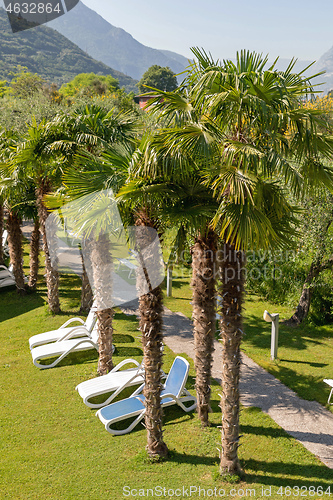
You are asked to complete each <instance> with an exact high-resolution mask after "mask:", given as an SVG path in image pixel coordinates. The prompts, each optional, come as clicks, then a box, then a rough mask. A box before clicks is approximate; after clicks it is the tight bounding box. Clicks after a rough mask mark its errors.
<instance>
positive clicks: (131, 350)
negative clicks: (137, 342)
mask: <svg viewBox="0 0 333 500" xmlns="http://www.w3.org/2000/svg"><path fill="white" fill-rule="evenodd" d="M115 346H116V351H115V354H116V355H117V356H120V357H124V358H133V357H135V356H143V351H142V349H141V348H140V347H127V346H125V347H124V346H117V344H116V342H115Z"/></svg>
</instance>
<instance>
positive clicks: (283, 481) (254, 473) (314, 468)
mask: <svg viewBox="0 0 333 500" xmlns="http://www.w3.org/2000/svg"><path fill="white" fill-rule="evenodd" d="M242 467H243V470H244V471H245V478H244V479H245V480H246V481H247V482H249V483H258V482H260V483H263V484H264V485H267V486H276V487H280V486H282V487H284V488H285V487H287V486H289V487H290V488H293V487H299V490H300V492H301V486H305V487H307V488H309V487H310V486H314V487H315V489H317V488H318V487H323V490H324V492H325V489H326V488H327V487H328V484H327V483H326V486H325V485H323V481H332V470H331V469H329V468H328V467H325V466H324V465H311V464H304V465H299V464H294V463H293V462H283V461H281V462H268V461H260V460H254V459H252V458H251V459H249V460H242ZM281 476H287V477H281ZM314 477H315V478H316V479H308V478H314ZM331 494H332V492H331ZM267 496H269V495H267ZM300 496H301V495H300ZM281 498H284V495H281ZM315 498H317V495H315ZM320 498H321V497H320Z"/></svg>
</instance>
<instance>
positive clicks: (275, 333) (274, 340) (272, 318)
mask: <svg viewBox="0 0 333 500" xmlns="http://www.w3.org/2000/svg"><path fill="white" fill-rule="evenodd" d="M264 320H265V321H267V322H268V323H272V336H271V359H275V358H277V350H278V337H279V314H278V313H275V314H270V313H269V312H268V311H265V312H264Z"/></svg>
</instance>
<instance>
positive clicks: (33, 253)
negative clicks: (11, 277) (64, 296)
mask: <svg viewBox="0 0 333 500" xmlns="http://www.w3.org/2000/svg"><path fill="white" fill-rule="evenodd" d="M39 242H40V231H39V219H38V217H36V219H35V221H34V228H33V230H32V233H31V240H30V275H29V283H28V285H29V287H30V288H31V289H32V290H34V289H35V288H36V285H37V279H38V270H39Z"/></svg>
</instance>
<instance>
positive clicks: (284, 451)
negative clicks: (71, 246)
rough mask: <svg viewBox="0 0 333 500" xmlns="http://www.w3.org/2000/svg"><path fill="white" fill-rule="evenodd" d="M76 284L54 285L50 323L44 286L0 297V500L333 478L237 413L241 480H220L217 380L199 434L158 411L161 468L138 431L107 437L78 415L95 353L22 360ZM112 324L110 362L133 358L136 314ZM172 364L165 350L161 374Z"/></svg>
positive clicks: (188, 421) (266, 423)
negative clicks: (52, 364)
mask: <svg viewBox="0 0 333 500" xmlns="http://www.w3.org/2000/svg"><path fill="white" fill-rule="evenodd" d="M79 285H80V283H79V280H78V279H77V278H75V277H73V276H70V275H67V276H65V277H63V278H62V283H61V306H62V309H63V311H65V312H63V313H62V314H61V315H59V316H52V315H50V314H49V313H48V310H47V307H46V305H45V292H46V290H45V286H43V285H41V286H40V287H39V290H38V293H36V294H32V295H28V296H26V297H23V298H21V297H19V296H18V295H17V294H16V292H15V291H14V290H8V291H3V292H1V294H0V303H1V305H2V307H1V308H0V338H1V342H0V377H1V385H0V401H1V409H0V412H1V418H0V421H1V442H0V453H1V454H0V498H1V499H13V498H15V500H16V499H24V500H27V499H37V500H39V499H52V500H71V499H73V500H74V499H75V500H77V499H83V500H86V499H89V500H99V499H100V498H105V499H108V500H116V499H117V500H118V499H120V498H126V496H127V497H128V498H134V497H135V493H136V497H139V496H141V497H142V496H143V493H144V494H145V496H150V498H152V492H149V491H148V494H147V489H148V490H149V489H152V488H157V489H156V490H154V492H156V493H157V494H158V493H159V492H162V494H161V495H159V496H161V497H162V498H166V499H170V498H174V497H175V496H176V495H178V497H179V496H180V495H179V492H180V493H183V491H182V488H183V487H184V488H185V494H184V495H182V496H181V497H182V498H183V497H184V498H185V497H186V492H187V494H188V495H189V492H190V491H191V498H202V496H203V494H201V495H200V496H199V493H198V492H197V493H195V490H194V488H197V489H198V488H199V487H201V488H202V489H205V491H207V492H208V493H207V496H208V495H209V494H210V493H209V492H212V491H214V489H215V488H216V489H217V490H216V491H220V494H221V493H223V491H222V490H224V492H225V495H224V496H225V497H226V498H243V497H244V496H245V494H246V491H247V494H246V496H250V495H251V496H254V495H253V491H254V492H255V496H256V497H257V498H262V495H261V493H262V489H264V490H265V492H266V497H267V496H269V497H270V498H271V499H281V498H285V496H288V495H284V494H283V495H281V494H278V491H280V493H281V492H282V493H283V492H284V491H285V490H284V488H287V487H291V488H296V487H297V486H298V487H301V486H303V487H304V488H309V487H310V486H312V487H314V488H319V487H323V488H324V491H325V490H326V489H327V488H328V487H329V485H330V484H331V483H332V471H331V470H330V469H328V468H327V467H326V466H324V465H323V464H322V463H321V462H320V461H319V460H318V459H316V457H314V456H313V455H312V454H311V453H309V452H308V451H307V450H306V449H305V448H304V447H303V446H302V445H300V444H299V443H297V442H296V441H295V440H294V439H293V438H292V437H290V436H289V435H288V434H287V433H285V432H284V431H283V430H282V429H281V428H280V427H279V426H278V425H277V424H275V422H273V421H272V420H271V419H270V418H269V417H268V416H267V415H265V414H263V413H262V412H261V411H260V410H258V409H256V408H248V409H243V410H242V412H241V432H242V435H243V437H242V446H241V447H240V450H239V456H240V460H241V464H242V467H243V469H244V471H245V473H246V475H245V477H244V478H243V480H241V481H240V482H238V483H236V484H233V483H232V481H231V482H223V481H221V479H220V478H219V477H218V451H217V448H218V446H219V441H220V430H219V427H218V426H219V425H220V420H221V414H220V410H219V407H218V402H219V392H220V387H219V385H218V384H217V383H213V385H212V410H213V412H212V414H211V422H212V426H211V427H210V428H208V429H206V430H202V429H200V425H199V422H198V419H197V416H196V414H195V413H190V414H185V413H184V412H182V411H181V410H180V409H179V408H177V407H170V408H167V409H166V410H165V418H164V439H165V441H166V443H167V445H168V447H169V450H170V456H169V457H168V459H167V460H166V461H164V462H161V463H150V462H149V461H148V460H147V458H146V453H145V444H146V432H145V429H144V428H143V426H142V425H139V426H138V427H137V428H136V429H135V430H134V431H133V432H131V433H130V434H128V435H124V436H111V435H110V434H109V433H107V432H106V431H105V429H104V427H103V425H102V424H101V423H100V422H99V420H98V418H97V417H96V416H95V411H94V410H91V409H89V408H87V407H86V406H85V405H84V404H83V403H82V400H81V398H80V397H79V395H78V394H77V392H76V391H75V386H76V385H77V384H78V383H80V382H81V381H83V380H86V379H88V378H91V377H93V376H95V374H96V368H97V354H96V353H94V352H90V353H89V352H87V353H85V354H84V353H81V354H77V355H71V356H69V357H68V358H65V359H64V360H63V361H62V362H61V364H59V365H58V367H56V368H53V369H50V370H38V369H37V368H36V367H35V366H34V365H33V364H32V362H31V355H30V352H29V347H28V339H29V337H30V336H31V335H33V334H35V333H39V332H42V331H45V330H50V329H52V328H56V327H58V326H59V325H61V324H62V323H63V322H64V321H65V320H66V319H67V318H68V316H73V315H77V309H78V306H79V297H80V290H79ZM187 288H188V286H187ZM174 292H175V296H176V295H177V294H179V295H180V296H179V298H178V299H177V298H173V299H167V303H168V306H169V307H170V308H171V306H172V304H175V303H176V304H180V306H176V305H175V307H177V308H178V310H181V311H183V312H184V313H185V314H186V311H187V304H186V307H185V308H183V307H182V306H183V305H184V306H185V303H187V301H188V300H187V298H185V296H184V293H185V285H184V286H183V285H181V286H178V285H177V282H176V283H175V287H174ZM186 293H187V292H186ZM177 301H178V302H177ZM114 324H115V335H114V343H115V345H116V346H117V350H116V353H115V356H114V362H115V363H118V362H119V361H121V360H122V359H124V358H128V357H135V358H136V359H138V360H141V357H142V349H141V345H140V338H139V332H138V330H137V327H138V324H137V320H136V318H135V316H126V315H124V314H123V313H121V312H120V311H119V310H118V311H117V312H116V315H115V322H114ZM253 328H255V325H253ZM254 337H255V336H254ZM253 342H254V341H253ZM259 352H260V350H259ZM173 357H174V354H173V353H172V352H171V351H170V350H169V349H168V348H167V347H166V348H165V358H164V362H165V367H164V368H165V370H166V371H168V369H169V368H170V366H171V363H172V360H173ZM189 361H190V362H191V371H190V377H189V380H188V384H187V387H188V389H189V390H190V391H191V392H192V393H194V392H193V390H194V369H193V363H192V361H191V360H189ZM125 487H127V488H125ZM158 487H160V488H162V489H161V490H160V489H158ZM191 487H192V490H190V488H191ZM124 488H125V489H124ZM163 488H166V490H163ZM270 488H271V489H270ZM279 488H280V490H279ZM281 488H282V490H281ZM134 489H137V491H136V492H134ZM140 489H141V490H140ZM167 490H170V491H169V492H168V491H167ZM331 490H332V486H331ZM251 491H252V494H251ZM286 491H287V492H288V491H289V490H286ZM294 491H295V492H296V489H295V490H294ZM304 491H305V490H304ZM164 493H165V494H164ZM319 493H320V490H319ZM157 494H156V495H155V496H158V495H157ZM331 494H333V490H332V491H331ZM320 497H321V495H320V494H319V495H316V496H313V495H312V498H320ZM323 498H328V496H327V495H326V496H323Z"/></svg>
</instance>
